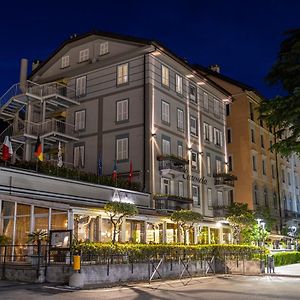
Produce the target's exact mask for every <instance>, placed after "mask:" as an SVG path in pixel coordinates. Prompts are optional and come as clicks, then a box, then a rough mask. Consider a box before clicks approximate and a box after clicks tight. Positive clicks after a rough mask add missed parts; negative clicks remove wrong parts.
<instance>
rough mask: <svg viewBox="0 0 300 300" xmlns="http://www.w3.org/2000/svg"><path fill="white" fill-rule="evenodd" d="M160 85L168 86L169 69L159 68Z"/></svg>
mask: <svg viewBox="0 0 300 300" xmlns="http://www.w3.org/2000/svg"><path fill="white" fill-rule="evenodd" d="M161 83H162V84H163V85H164V86H167V87H168V86H169V69H168V68H167V67H166V66H164V65H162V66H161Z"/></svg>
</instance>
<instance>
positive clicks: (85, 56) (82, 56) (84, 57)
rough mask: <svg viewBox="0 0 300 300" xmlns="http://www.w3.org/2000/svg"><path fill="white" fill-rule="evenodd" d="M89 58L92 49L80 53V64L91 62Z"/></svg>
mask: <svg viewBox="0 0 300 300" xmlns="http://www.w3.org/2000/svg"><path fill="white" fill-rule="evenodd" d="M89 58H90V49H89V48H86V49H83V50H80V51H79V62H80V63H81V62H84V61H87V60H89Z"/></svg>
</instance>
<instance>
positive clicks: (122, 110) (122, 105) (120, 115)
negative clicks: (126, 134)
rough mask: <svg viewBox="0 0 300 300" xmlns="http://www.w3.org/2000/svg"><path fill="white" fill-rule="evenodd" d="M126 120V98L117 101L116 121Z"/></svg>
mask: <svg viewBox="0 0 300 300" xmlns="http://www.w3.org/2000/svg"><path fill="white" fill-rule="evenodd" d="M126 120H128V99H125V100H120V101H117V122H122V121H126Z"/></svg>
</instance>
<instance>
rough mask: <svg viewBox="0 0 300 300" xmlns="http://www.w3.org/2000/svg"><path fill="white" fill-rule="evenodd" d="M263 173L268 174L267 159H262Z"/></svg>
mask: <svg viewBox="0 0 300 300" xmlns="http://www.w3.org/2000/svg"><path fill="white" fill-rule="evenodd" d="M262 173H263V175H266V160H265V159H263V160H262Z"/></svg>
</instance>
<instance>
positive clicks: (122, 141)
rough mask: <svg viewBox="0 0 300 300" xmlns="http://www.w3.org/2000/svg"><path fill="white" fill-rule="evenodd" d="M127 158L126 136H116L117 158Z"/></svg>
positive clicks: (120, 159) (119, 159)
mask: <svg viewBox="0 0 300 300" xmlns="http://www.w3.org/2000/svg"><path fill="white" fill-rule="evenodd" d="M127 159H128V137H126V138H117V160H118V161H122V160H127Z"/></svg>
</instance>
